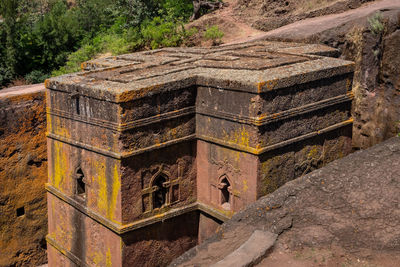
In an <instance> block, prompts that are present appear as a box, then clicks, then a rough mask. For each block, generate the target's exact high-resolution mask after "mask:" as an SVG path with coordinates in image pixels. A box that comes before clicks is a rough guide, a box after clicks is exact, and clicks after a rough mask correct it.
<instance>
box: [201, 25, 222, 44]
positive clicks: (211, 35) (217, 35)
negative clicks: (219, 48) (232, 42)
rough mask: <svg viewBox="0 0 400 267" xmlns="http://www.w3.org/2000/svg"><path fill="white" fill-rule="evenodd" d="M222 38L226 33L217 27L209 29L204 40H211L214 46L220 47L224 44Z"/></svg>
mask: <svg viewBox="0 0 400 267" xmlns="http://www.w3.org/2000/svg"><path fill="white" fill-rule="evenodd" d="M222 37H224V33H223V32H222V31H221V30H220V29H219V27H218V26H217V25H214V26H211V27H208V28H207V30H206V32H205V33H204V38H205V39H206V40H211V41H212V45H220V44H221V43H222Z"/></svg>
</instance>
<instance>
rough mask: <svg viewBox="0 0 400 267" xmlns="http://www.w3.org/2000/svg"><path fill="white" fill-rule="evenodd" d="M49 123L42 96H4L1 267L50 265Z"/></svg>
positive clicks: (0, 114) (0, 120)
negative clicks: (47, 180) (48, 226)
mask: <svg viewBox="0 0 400 267" xmlns="http://www.w3.org/2000/svg"><path fill="white" fill-rule="evenodd" d="M45 121H46V112H45V94H44V92H43V91H41V92H36V93H27V94H22V95H19V96H18V95H17V96H4V97H0V214H1V215H0V266H27V265H30V266H36V265H40V264H43V263H45V262H46V261H47V259H46V241H45V236H46V233H47V216H46V214H47V207H46V197H45V189H44V184H45V182H46V179H47V154H46V138H45V132H46V124H45Z"/></svg>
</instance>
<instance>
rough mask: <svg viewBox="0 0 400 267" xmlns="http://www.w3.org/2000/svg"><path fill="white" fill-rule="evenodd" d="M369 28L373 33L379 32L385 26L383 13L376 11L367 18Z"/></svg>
mask: <svg viewBox="0 0 400 267" xmlns="http://www.w3.org/2000/svg"><path fill="white" fill-rule="evenodd" d="M368 24H369V29H370V30H371V32H372V33H373V34H375V35H378V34H381V33H382V32H383V30H384V28H385V25H384V24H383V15H382V13H381V12H376V13H375V14H374V15H373V16H372V17H370V18H368Z"/></svg>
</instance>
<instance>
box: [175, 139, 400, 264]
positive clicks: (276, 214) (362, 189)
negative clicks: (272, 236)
mask: <svg viewBox="0 0 400 267" xmlns="http://www.w3.org/2000/svg"><path fill="white" fill-rule="evenodd" d="M399 157H400V138H398V137H395V138H392V139H390V140H388V141H386V142H383V143H381V144H379V145H376V146H374V147H372V148H370V149H368V150H363V151H359V152H356V153H353V154H351V155H349V156H347V157H345V158H343V159H341V160H337V161H335V162H333V163H330V164H329V165H327V166H326V167H323V168H321V169H319V170H316V171H314V172H312V173H310V174H308V175H305V176H303V177H300V178H298V179H296V180H294V181H291V182H289V183H287V184H286V185H284V186H282V187H281V188H279V189H278V190H276V191H275V192H274V193H272V194H270V195H268V196H266V197H263V198H262V199H260V200H259V201H257V202H256V203H254V204H252V205H250V206H248V207H247V208H246V209H245V210H243V211H241V212H239V213H237V214H236V215H235V216H234V217H233V218H232V219H231V220H230V221H228V222H227V223H225V224H224V225H222V227H221V229H220V231H219V232H218V233H217V234H216V235H215V236H213V237H212V238H210V239H209V240H207V241H205V242H204V243H203V244H202V245H200V246H198V247H195V248H193V249H191V250H190V251H188V252H186V253H185V254H184V255H183V256H181V257H180V258H178V259H177V260H176V261H175V262H173V264H172V265H171V266H209V265H210V264H211V263H214V262H218V261H219V260H221V259H222V258H224V257H226V255H228V254H229V253H230V252H232V251H233V250H235V249H237V248H238V247H239V246H240V245H241V244H242V243H243V242H244V241H246V240H247V239H248V237H249V236H250V235H251V233H252V232H253V231H254V229H260V230H263V231H271V232H273V233H276V234H278V235H279V239H278V242H279V243H281V244H282V243H284V244H286V246H287V247H288V248H290V249H296V248H299V247H314V248H329V247H331V246H338V247H342V248H344V249H345V250H348V251H352V250H360V249H363V248H365V249H371V250H373V251H387V252H390V251H392V252H394V251H399V250H400V227H399V224H400V223H399V222H400V212H399V210H400V175H399V172H400V162H399ZM246 229H247V230H246Z"/></svg>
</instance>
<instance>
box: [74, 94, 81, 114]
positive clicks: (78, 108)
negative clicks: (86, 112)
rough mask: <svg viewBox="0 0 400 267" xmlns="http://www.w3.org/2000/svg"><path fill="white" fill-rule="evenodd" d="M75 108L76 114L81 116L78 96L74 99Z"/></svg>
mask: <svg viewBox="0 0 400 267" xmlns="http://www.w3.org/2000/svg"><path fill="white" fill-rule="evenodd" d="M75 108H76V114H78V115H80V114H81V110H80V107H79V96H77V97H76V98H75Z"/></svg>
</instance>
